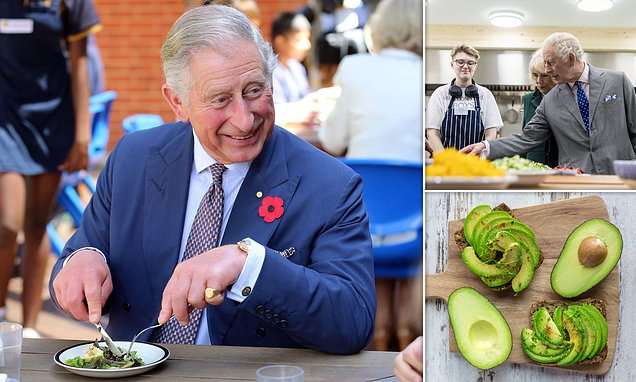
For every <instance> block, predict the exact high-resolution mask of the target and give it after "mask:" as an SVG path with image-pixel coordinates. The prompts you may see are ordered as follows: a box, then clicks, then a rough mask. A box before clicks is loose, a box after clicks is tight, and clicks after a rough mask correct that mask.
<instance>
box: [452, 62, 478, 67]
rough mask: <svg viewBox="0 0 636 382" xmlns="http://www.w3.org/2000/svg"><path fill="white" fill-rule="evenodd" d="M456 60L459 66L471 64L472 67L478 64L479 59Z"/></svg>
mask: <svg viewBox="0 0 636 382" xmlns="http://www.w3.org/2000/svg"><path fill="white" fill-rule="evenodd" d="M454 62H455V63H456V64H457V65H459V66H464V65H468V66H471V67H472V66H475V65H477V61H472V60H468V61H466V60H455V61H454Z"/></svg>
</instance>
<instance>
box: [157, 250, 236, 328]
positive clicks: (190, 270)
mask: <svg viewBox="0 0 636 382" xmlns="http://www.w3.org/2000/svg"><path fill="white" fill-rule="evenodd" d="M246 257H247V255H246V253H245V252H243V251H241V250H240V249H239V248H238V245H236V244H233V245H224V246H222V247H218V248H214V249H212V250H210V251H208V252H205V253H203V254H201V255H198V256H195V257H192V258H190V259H188V260H185V261H182V262H180V263H179V264H177V267H176V268H175V269H174V272H173V273H172V277H170V280H168V284H167V285H166V288H165V289H164V290H163V298H162V300H161V312H160V313H159V319H158V321H159V323H164V322H166V321H168V319H169V318H170V316H171V315H172V313H174V315H175V317H176V318H177V320H178V321H179V322H180V323H181V324H182V325H185V324H187V323H188V321H189V320H190V318H189V317H188V304H190V305H191V306H193V307H195V308H199V309H202V308H204V307H205V306H206V305H207V304H208V302H209V303H210V304H213V305H218V304H220V303H222V302H223V294H221V295H219V296H214V297H213V298H212V299H211V300H206V298H205V297H206V296H205V289H206V288H212V289H215V290H217V291H220V292H221V293H222V291H223V290H225V289H226V288H227V287H228V285H231V284H233V283H234V282H235V281H236V279H238V277H239V275H240V274H241V271H242V270H243V265H244V264H245V259H246Z"/></svg>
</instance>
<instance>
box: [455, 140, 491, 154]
mask: <svg viewBox="0 0 636 382" xmlns="http://www.w3.org/2000/svg"><path fill="white" fill-rule="evenodd" d="M484 150H486V144H485V143H484V142H477V143H473V144H472V145H468V146H466V147H464V148H463V149H461V150H459V151H460V152H462V153H464V154H474V155H479V154H481V152H482V151H484Z"/></svg>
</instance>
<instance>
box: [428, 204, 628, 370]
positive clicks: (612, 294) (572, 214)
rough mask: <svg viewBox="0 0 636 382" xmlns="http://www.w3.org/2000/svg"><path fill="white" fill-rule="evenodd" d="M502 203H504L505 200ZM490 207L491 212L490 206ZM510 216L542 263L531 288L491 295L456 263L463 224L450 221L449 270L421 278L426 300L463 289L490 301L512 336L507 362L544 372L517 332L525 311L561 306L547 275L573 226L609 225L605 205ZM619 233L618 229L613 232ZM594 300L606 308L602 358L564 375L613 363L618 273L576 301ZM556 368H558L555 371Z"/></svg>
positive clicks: (540, 208)
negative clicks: (530, 236)
mask: <svg viewBox="0 0 636 382" xmlns="http://www.w3.org/2000/svg"><path fill="white" fill-rule="evenodd" d="M501 195H502V200H501V202H503V203H505V194H501ZM493 207H494V206H493ZM514 214H515V216H516V217H517V218H518V219H519V220H520V221H521V222H522V223H524V224H526V225H528V226H529V227H530V228H531V229H532V230H533V231H534V233H535V236H536V239H537V245H538V246H539V249H540V250H541V253H542V254H543V256H544V257H545V260H544V261H543V264H542V265H541V266H540V267H539V268H538V269H537V270H536V272H535V275H534V279H533V280H532V283H531V284H530V286H528V288H527V289H526V290H524V291H523V292H521V293H520V294H519V295H518V296H514V293H513V292H512V290H511V289H510V290H506V291H500V292H497V291H494V290H492V289H490V288H488V287H487V286H485V285H484V284H483V282H482V281H481V280H480V279H479V277H477V275H475V274H474V273H473V272H471V271H470V270H469V269H468V267H467V266H466V264H464V262H463V261H462V259H461V253H460V251H459V247H458V246H457V244H455V239H454V237H453V235H454V233H455V232H456V231H458V230H459V229H462V228H463V220H453V221H450V222H449V223H448V236H449V239H448V242H449V245H448V247H449V248H448V265H447V267H446V271H444V272H442V273H438V274H427V275H426V288H425V290H426V298H441V299H444V300H448V297H449V296H450V294H451V293H452V292H453V291H454V290H456V289H457V288H460V287H464V286H468V287H471V288H474V289H476V290H477V291H479V293H481V294H483V295H484V296H485V297H486V298H488V299H489V300H490V302H492V303H493V304H494V305H495V306H496V307H497V308H498V309H499V311H500V312H501V313H502V314H503V315H504V317H505V318H506V321H507V322H508V325H509V326H510V330H511V332H512V339H513V344H512V352H511V353H510V357H509V358H508V360H507V361H508V362H513V363H519V364H527V365H534V366H543V365H540V364H538V363H535V362H534V361H532V360H530V359H529V358H528V357H527V356H526V355H525V353H524V352H523V349H522V348H521V329H523V328H524V327H531V325H530V305H532V304H533V303H535V302H540V301H544V300H563V301H565V300H566V299H564V298H562V297H560V296H559V295H557V294H556V293H554V291H552V288H551V286H550V273H551V272H552V268H553V267H554V264H556V261H557V258H558V257H559V254H560V253H561V249H562V248H563V244H564V243H565V240H566V239H567V237H568V236H569V234H570V233H571V232H572V230H574V228H576V227H577V226H578V225H580V224H581V223H583V222H584V221H586V220H588V219H591V218H603V219H606V220H609V215H608V213H607V207H606V206H605V202H604V201H603V199H601V198H600V197H599V196H587V197H582V198H576V199H570V200H564V201H558V202H554V203H547V204H542V205H537V206H531V207H524V208H519V209H516V210H514ZM618 228H619V229H620V227H618ZM587 297H591V298H598V299H601V300H603V301H605V303H606V304H607V326H608V330H609V331H608V338H607V346H608V352H607V358H606V359H605V360H604V361H603V362H602V363H598V364H595V365H574V366H571V367H567V369H570V370H575V371H579V372H583V373H588V374H605V373H606V372H607V371H608V370H609V368H610V367H611V366H612V358H613V357H614V350H615V349H616V336H617V332H618V313H619V304H620V276H619V273H618V268H617V267H616V268H614V270H612V272H610V274H609V275H608V276H607V277H606V278H605V279H604V280H603V281H601V282H600V283H599V284H597V285H596V286H595V287H594V288H592V289H591V290H589V291H588V292H586V293H584V294H582V295H581V296H579V297H577V298H576V299H572V300H577V299H582V298H587ZM449 333H451V335H450V349H451V351H453V352H457V351H458V350H457V343H456V342H455V335H454V334H453V333H452V328H451V330H450V331H449ZM559 368H560V367H559Z"/></svg>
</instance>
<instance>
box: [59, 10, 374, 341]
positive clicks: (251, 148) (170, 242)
mask: <svg viewBox="0 0 636 382" xmlns="http://www.w3.org/2000/svg"><path fill="white" fill-rule="evenodd" d="M161 58H162V67H163V70H164V78H165V83H164V84H163V86H162V94H163V96H164V99H165V100H166V102H167V103H168V104H169V106H170V107H171V109H172V111H173V112H174V113H175V115H177V118H178V120H179V121H178V122H174V123H169V124H166V125H163V126H159V127H156V128H154V129H150V130H143V131H138V132H136V133H134V134H126V135H124V136H123V137H122V138H121V139H120V140H119V142H118V143H117V146H116V147H115V149H114V150H113V152H112V153H111V154H110V156H109V157H108V160H107V163H106V166H105V168H104V170H103V171H102V172H101V173H100V177H99V179H98V181H97V190H96V192H95V194H94V195H93V198H92V199H91V202H90V203H89V205H88V206H87V208H86V210H85V212H84V216H83V220H82V224H81V226H80V227H79V229H78V230H77V231H76V233H75V234H74V235H73V237H71V239H70V240H69V241H68V242H67V243H66V247H65V248H64V251H63V253H62V255H61V256H60V258H59V259H58V261H57V263H56V264H55V266H54V268H53V271H52V274H51V279H50V280H51V281H50V283H49V290H50V293H51V297H52V299H53V301H54V303H55V304H56V306H58V308H60V309H62V310H63V311H65V312H67V313H69V314H70V315H72V316H73V317H74V318H76V319H78V320H82V321H87V320H90V321H91V322H93V323H96V322H98V321H99V319H100V316H101V314H102V313H106V312H108V313H109V314H110V316H109V323H108V333H109V334H110V335H111V336H112V337H113V339H121V340H124V339H126V340H129V339H131V338H132V337H133V336H134V335H135V334H136V333H137V332H139V331H140V330H141V329H142V328H146V327H148V326H150V325H153V324H156V323H157V322H160V323H165V325H163V326H162V327H161V328H157V329H154V331H152V332H150V331H149V332H146V333H144V334H142V336H141V337H140V338H139V339H140V340H141V341H146V340H151V341H153V342H160V343H188V344H200V345H210V344H212V345H234V346H266V347H290V348H292V347H295V348H298V347H306V348H312V349H316V350H320V351H325V352H331V353H339V354H349V353H356V352H359V351H360V350H362V349H363V348H364V347H365V346H366V345H367V344H368V343H369V341H370V339H371V336H372V333H373V321H374V315H375V305H376V304H375V293H374V292H375V291H374V285H373V255H372V248H371V238H370V234H369V225H368V215H367V212H366V210H365V208H364V203H363V199H362V181H361V179H360V176H359V175H358V174H356V173H355V172H353V171H352V170H351V169H350V168H349V167H347V166H345V165H344V164H343V163H341V162H340V161H338V160H337V159H335V158H332V157H330V156H329V155H326V154H325V153H323V152H321V151H320V150H318V149H316V148H314V147H313V146H311V145H310V144H309V143H307V142H305V141H303V140H302V139H300V138H298V137H296V136H294V135H293V134H291V133H289V132H287V131H285V130H284V129H282V128H280V127H278V126H275V125H274V114H275V110H274V103H273V100H272V82H271V76H272V74H271V73H272V71H273V69H274V66H275V65H276V56H275V55H274V53H273V51H272V49H271V46H270V45H269V44H268V43H267V42H266V41H265V40H264V39H263V37H262V36H261V35H260V33H259V32H258V30H257V29H256V28H255V27H254V25H253V24H252V23H251V22H250V21H249V20H248V19H247V17H246V16H245V15H244V14H243V13H241V12H240V11H238V10H236V9H234V8H233V7H228V6H222V5H206V6H200V7H196V8H192V9H190V10H188V11H186V12H185V13H184V14H183V15H181V17H179V19H178V20H177V21H176V22H175V23H174V25H173V26H172V28H171V29H170V31H169V32H168V34H167V37H166V39H165V40H164V43H163V46H162V48H161ZM167 174H169V176H168V177H166V176H167ZM326 184H327V185H329V187H325V185H326ZM107 301H108V304H107V303H106V302H107ZM189 305H190V307H193V309H191V310H190V309H189ZM173 313H174V317H175V318H174V319H171V315H172V314H173Z"/></svg>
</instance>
